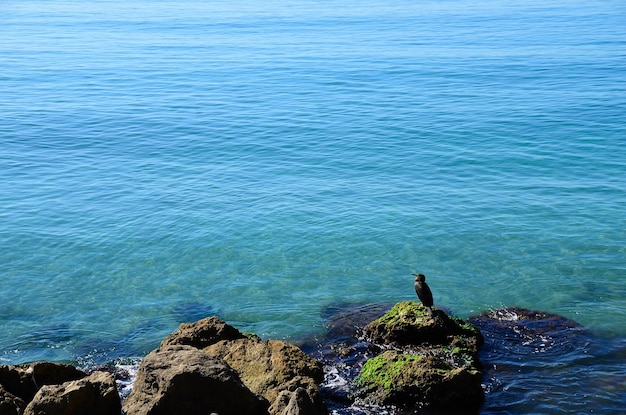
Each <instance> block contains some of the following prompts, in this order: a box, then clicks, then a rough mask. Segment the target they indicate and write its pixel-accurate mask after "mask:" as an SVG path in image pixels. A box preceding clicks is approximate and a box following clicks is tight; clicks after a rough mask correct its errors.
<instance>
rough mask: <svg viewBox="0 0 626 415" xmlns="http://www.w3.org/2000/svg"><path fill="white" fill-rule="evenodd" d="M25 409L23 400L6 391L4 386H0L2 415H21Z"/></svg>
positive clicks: (0, 409) (0, 412)
mask: <svg viewBox="0 0 626 415" xmlns="http://www.w3.org/2000/svg"><path fill="white" fill-rule="evenodd" d="M25 407H26V404H25V403H24V401H23V400H22V399H20V398H18V397H17V396H15V395H13V394H12V393H11V392H8V391H6V390H5V389H4V388H3V387H2V385H0V414H2V415H20V414H21V413H22V412H23V411H24V408H25Z"/></svg>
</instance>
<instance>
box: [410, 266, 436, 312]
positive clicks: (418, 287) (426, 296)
mask: <svg viewBox="0 0 626 415" xmlns="http://www.w3.org/2000/svg"><path fill="white" fill-rule="evenodd" d="M412 275H415V283H414V286H415V293H416V294H417V298H419V299H420V301H421V302H422V304H424V307H426V308H427V309H428V314H430V315H431V316H432V315H433V308H432V307H433V293H432V292H431V291H430V287H429V286H428V284H426V276H425V275H424V274H412Z"/></svg>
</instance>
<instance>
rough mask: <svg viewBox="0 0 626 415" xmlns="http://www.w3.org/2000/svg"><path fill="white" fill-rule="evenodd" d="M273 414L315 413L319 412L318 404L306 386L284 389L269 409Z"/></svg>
mask: <svg viewBox="0 0 626 415" xmlns="http://www.w3.org/2000/svg"><path fill="white" fill-rule="evenodd" d="M268 412H269V413H270V414H273V415H315V414H319V412H318V408H317V407H316V404H315V403H313V401H311V396H310V395H309V393H308V392H307V391H306V390H305V389H304V388H297V389H296V390H295V391H293V392H292V391H287V390H283V391H281V392H280V393H279V394H278V397H277V398H276V399H275V400H274V403H273V404H272V406H270V409H269V411H268Z"/></svg>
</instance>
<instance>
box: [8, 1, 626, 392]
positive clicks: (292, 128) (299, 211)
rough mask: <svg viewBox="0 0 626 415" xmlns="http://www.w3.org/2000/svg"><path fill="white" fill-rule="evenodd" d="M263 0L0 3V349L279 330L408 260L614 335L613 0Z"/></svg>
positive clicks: (293, 330)
mask: <svg viewBox="0 0 626 415" xmlns="http://www.w3.org/2000/svg"><path fill="white" fill-rule="evenodd" d="M266 3H267V2H252V1H244V0H240V1H228V2H226V1H199V0H196V1H193V0H192V1H183V2H164V1H146V0H127V1H124V2H121V1H117V0H107V1H95V2H93V1H92V2H86V1H78V0H74V1H71V0H65V1H64V0H50V1H46V2H43V1H36V0H20V1H11V0H8V1H3V2H2V4H1V5H0V9H1V13H0V15H1V17H0V23H1V24H0V67H1V68H2V70H1V71H0V142H1V145H0V264H1V265H0V330H1V331H0V332H1V333H2V335H1V336H0V363H18V362H24V361H31V360H38V359H47V360H73V361H76V360H81V359H86V360H89V359H92V360H96V361H97V360H106V359H110V358H115V357H119V356H141V355H143V354H145V353H147V352H148V351H150V350H151V349H153V348H154V347H156V346H157V345H158V343H159V341H160V340H161V339H162V338H163V337H164V336H165V335H166V334H168V333H169V332H171V331H173V330H174V329H175V328H176V327H177V325H178V324H179V323H180V322H181V321H190V320H195V319H198V318H201V317H204V316H206V315H212V314H217V315H219V316H220V317H222V318H224V319H225V320H227V321H228V322H229V323H231V324H233V325H235V326H237V327H238V328H240V329H242V330H245V331H253V332H256V333H258V334H260V335H261V336H264V337H273V338H286V339H297V338H299V337H301V336H307V335H310V334H311V333H321V332H323V330H324V327H323V321H322V318H321V317H320V310H321V309H322V308H323V307H325V306H327V305H328V304H332V303H334V302H355V303H357V302H380V301H385V302H394V301H401V300H407V299H414V297H415V295H414V292H413V288H412V277H411V275H410V274H411V273H412V272H422V273H424V274H426V275H427V277H428V281H429V283H430V285H431V288H432V289H433V292H434V295H435V302H436V304H439V305H440V306H443V307H446V308H447V309H449V310H451V311H452V312H453V313H455V314H456V315H458V316H461V317H467V316H469V315H472V314H476V313H479V312H482V311H484V310H487V309H491V308H496V307H500V306H508V305H516V306H520V307H526V308H532V309H542V310H547V311H549V312H551V313H558V314H562V315H564V316H566V317H568V318H571V319H573V320H576V321H577V322H579V323H580V324H582V325H583V326H585V327H587V328H588V329H589V330H591V331H592V332H593V333H595V334H596V335H598V336H600V337H602V338H608V339H611V338H616V339H620V338H623V337H625V336H626V325H625V324H624V323H625V322H626V279H625V277H626V255H625V254H626V234H625V233H624V229H626V162H625V161H624V160H625V156H626V150H625V149H624V145H625V144H626V81H624V80H625V79H626V76H625V74H626V63H625V62H626V29H625V28H626V4H625V3H624V2H622V1H619V0H591V1H577V0H574V1H571V0H529V1H514V0H497V1H496V0H485V1H457V0H447V1H439V0H437V1H434V0H425V1H419V2H415V1H408V0H406V1H405V0H398V1H395V0H392V1H378V0H374V1H370V2H365V3H363V2H356V1H351V0H340V1H337V2H319V1H308V0H302V1H295V0H293V1H291V0H278V1H274V2H270V4H266ZM618 343H619V342H618ZM622 369H624V368H623V366H621V369H619V370H622ZM557 383H558V382H557ZM622 387H623V388H624V390H626V387H624V386H623V385H622Z"/></svg>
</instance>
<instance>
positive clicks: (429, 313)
mask: <svg viewBox="0 0 626 415" xmlns="http://www.w3.org/2000/svg"><path fill="white" fill-rule="evenodd" d="M426 310H428V315H429V316H431V317H432V316H433V308H432V307H426Z"/></svg>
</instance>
